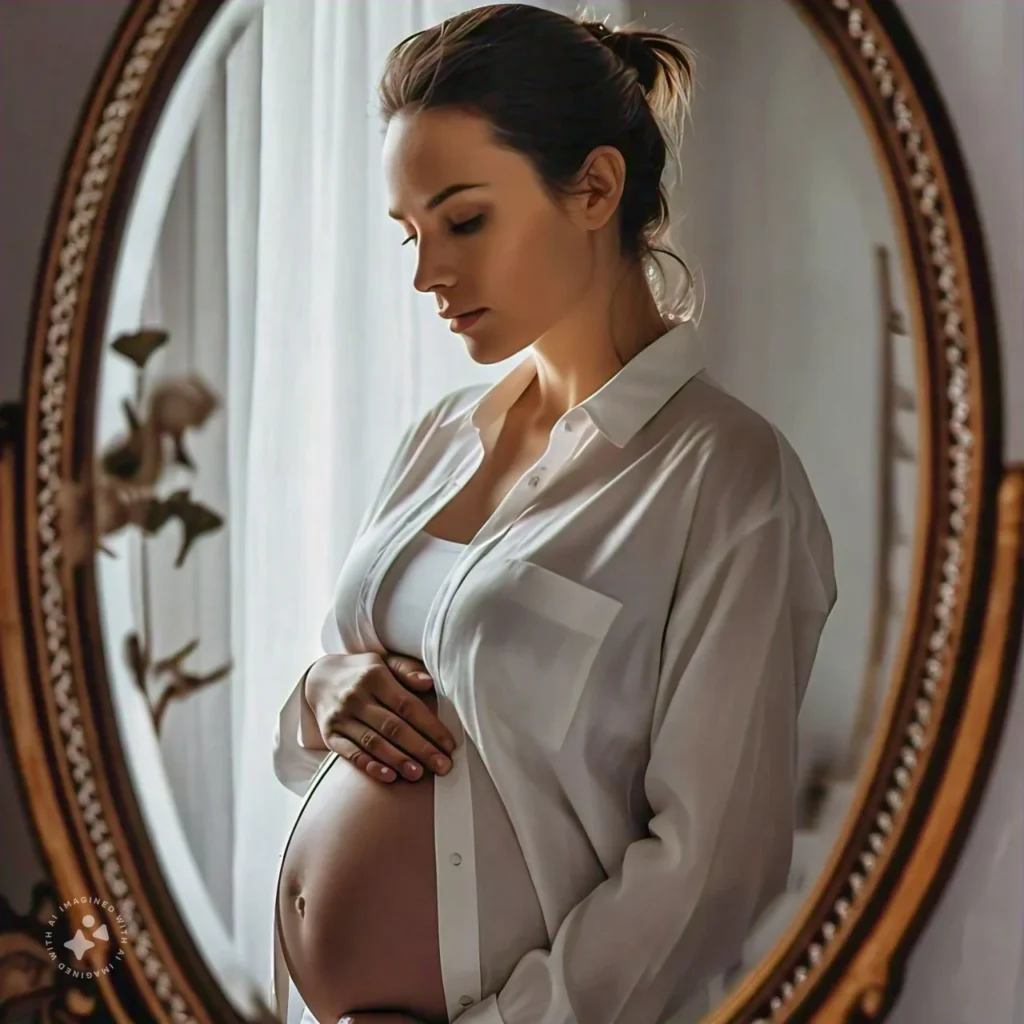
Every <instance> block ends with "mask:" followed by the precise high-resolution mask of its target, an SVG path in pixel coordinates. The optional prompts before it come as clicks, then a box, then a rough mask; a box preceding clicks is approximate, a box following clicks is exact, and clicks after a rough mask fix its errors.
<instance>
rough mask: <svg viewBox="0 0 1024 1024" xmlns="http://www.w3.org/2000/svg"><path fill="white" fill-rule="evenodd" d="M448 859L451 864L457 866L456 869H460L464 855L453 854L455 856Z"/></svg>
mask: <svg viewBox="0 0 1024 1024" xmlns="http://www.w3.org/2000/svg"><path fill="white" fill-rule="evenodd" d="M448 859H449V860H450V861H451V862H452V863H453V864H454V865H455V866H456V867H458V866H459V865H460V864H461V863H462V854H461V853H453V854H452V855H451V856H450V857H449V858H448Z"/></svg>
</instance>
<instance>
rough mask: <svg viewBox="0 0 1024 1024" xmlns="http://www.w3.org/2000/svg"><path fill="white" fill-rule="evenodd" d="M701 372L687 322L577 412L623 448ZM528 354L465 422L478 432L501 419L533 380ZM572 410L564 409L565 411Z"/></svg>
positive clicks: (645, 351) (696, 340)
mask: <svg viewBox="0 0 1024 1024" xmlns="http://www.w3.org/2000/svg"><path fill="white" fill-rule="evenodd" d="M703 369H704V348H703V345H702V344H701V342H700V339H699V338H698V337H697V333H696V330H695V328H694V326H693V324H692V323H690V322H686V323H681V324H677V325H676V326H675V327H673V328H671V329H670V330H669V331H667V332H666V333H665V334H663V335H662V336H661V337H660V338H658V339H656V340H655V341H652V342H651V344H649V345H648V346H647V347H646V348H644V349H642V350H641V351H640V352H638V353H637V354H636V355H635V356H634V357H633V358H632V359H630V360H629V362H628V363H626V365H625V366H623V367H622V369H621V370H619V372H618V373H616V374H615V376H614V377H612V378H611V379H610V380H608V381H606V382H605V383H604V384H602V385H601V387H599V388H598V389H597V391H595V392H594V393H593V394H592V395H590V396H589V397H588V398H586V399H584V400H583V401H582V402H580V404H579V405H578V406H576V407H575V408H576V409H582V410H584V412H585V413H586V415H587V416H588V417H589V418H590V420H591V422H592V423H593V424H594V426H595V427H596V428H597V429H598V430H599V431H600V432H601V433H602V434H603V435H604V436H605V437H607V438H608V440H609V441H611V442H612V444H614V445H616V446H617V447H619V448H624V447H625V446H626V445H627V444H628V443H629V442H630V441H631V440H632V439H633V437H634V436H635V435H636V434H637V432H638V431H639V430H640V429H641V427H643V426H644V425H645V424H646V423H648V421H650V420H651V419H652V418H653V417H654V415H655V413H657V412H658V411H659V410H660V409H661V408H662V406H664V404H665V403H666V402H667V401H668V400H669V399H670V398H671V397H672V396H673V395H674V394H675V393H676V392H677V391H678V390H679V389H680V388H681V387H682V386H683V385H684V384H686V383H687V382H688V381H689V380H690V379H691V378H693V377H695V376H696V375H697V374H698V373H700V372H701V370H703ZM536 372H537V366H536V363H535V362H534V357H533V353H532V352H531V353H530V355H528V356H527V357H526V358H525V359H523V360H521V361H520V362H518V363H517V364H516V365H515V366H514V367H513V368H512V369H511V370H510V371H509V372H508V373H507V374H506V375H505V376H504V377H502V379H501V380H499V381H498V382H497V383H496V384H495V385H493V386H492V387H491V388H489V389H488V390H487V391H486V392H484V394H483V395H482V396H481V397H480V398H479V399H478V401H477V403H476V405H475V406H474V407H473V409H472V411H471V413H470V422H471V423H472V425H473V426H474V427H475V428H476V430H477V431H479V432H482V431H485V430H487V429H488V428H490V427H491V426H492V425H493V424H495V423H496V422H497V421H498V420H500V419H501V418H502V417H503V416H504V415H505V413H506V412H508V410H509V409H510V408H511V407H512V405H513V404H514V403H515V401H516V399H517V398H518V397H519V396H520V395H521V394H522V393H523V392H524V391H525V390H526V387H527V385H528V384H529V383H530V381H532V380H533V378H534V376H536ZM572 412H574V410H573V409H571V410H569V413H566V415H569V414H570V413H572Z"/></svg>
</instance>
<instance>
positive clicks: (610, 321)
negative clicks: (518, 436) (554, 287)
mask: <svg viewBox="0 0 1024 1024" xmlns="http://www.w3.org/2000/svg"><path fill="white" fill-rule="evenodd" d="M599 294H600V296H601V297H600V298H595V296H594V295H593V294H592V293H589V292H588V295H587V297H586V298H585V299H584V300H583V301H582V302H580V303H579V304H578V305H577V306H576V308H575V309H574V310H573V311H572V312H571V313H570V314H569V315H568V316H566V317H565V318H564V319H563V320H562V321H561V322H560V323H558V324H557V325H556V326H555V327H554V328H553V329H552V330H550V331H548V332H546V333H545V334H544V335H543V336H542V337H541V338H539V339H538V340H537V341H536V342H534V345H533V358H534V361H535V363H536V365H537V376H536V378H535V380H534V381H533V382H532V384H531V385H530V387H529V388H528V389H527V391H526V393H524V395H523V397H522V400H523V402H524V404H525V405H526V406H527V407H528V408H529V410H530V412H529V413H528V415H529V416H530V418H531V419H532V420H533V421H534V422H536V423H537V424H538V425H543V426H547V427H548V428H550V426H553V425H554V424H555V423H556V422H557V421H558V419H559V418H560V417H561V416H562V415H563V414H564V413H565V412H566V411H567V410H568V409H571V408H572V407H573V406H575V405H579V403H580V402H582V401H584V399H586V398H588V397H589V396H590V395H592V394H593V393H594V392H595V391H597V390H598V389H599V388H600V387H601V386H602V385H604V384H605V383H607V382H608V381H609V380H611V379H612V377H614V376H615V374H617V373H618V372H619V370H621V369H622V367H623V366H624V365H625V364H626V363H627V362H629V360H630V359H632V358H633V357H634V356H635V355H636V354H637V353H638V352H640V351H641V350H642V349H644V348H646V347H647V346H648V345H649V344H650V343H651V342H653V341H655V340H656V339H658V338H660V337H661V336H662V335H663V334H665V332H666V331H668V330H669V327H670V325H668V324H666V323H665V321H664V320H663V319H662V316H661V313H660V312H659V311H658V307H657V304H656V303H655V301H654V296H653V295H651V290H650V288H649V286H648V284H647V280H646V278H645V276H644V273H643V269H642V267H641V266H640V265H639V264H633V265H631V266H630V267H629V268H628V269H627V270H625V272H623V273H621V274H620V276H619V281H618V283H617V285H616V286H615V287H606V288H604V289H602V290H600V292H599ZM524 412H525V410H524Z"/></svg>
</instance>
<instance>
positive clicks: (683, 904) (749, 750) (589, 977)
mask: <svg viewBox="0 0 1024 1024" xmlns="http://www.w3.org/2000/svg"><path fill="white" fill-rule="evenodd" d="M739 534H740V535H735V534H734V536H733V537H732V538H730V539H729V542H728V543H727V544H723V545H721V546H719V547H718V548H717V550H716V551H715V554H714V555H713V556H711V557H708V558H706V559H704V562H703V564H702V565H700V566H698V567H697V568H696V570H692V568H691V572H690V573H689V574H688V575H687V576H686V578H685V580H683V581H682V583H681V584H680V586H679V587H678V588H677V593H676V599H675V602H674V604H673V607H672V610H671V613H670V617H669V621H668V626H667V629H666V633H665V640H664V645H663V659H662V672H661V677H660V680H659V685H658V694H657V702H656V707H655V714H654V720H653V727H652V736H651V754H650V761H649V764H648V768H647V772H646V775H645V790H646V795H647V799H648V802H649V803H650V806H651V809H652V811H653V816H652V818H651V820H650V822H649V823H648V831H649V835H648V836H647V837H645V838H643V839H640V840H638V841H636V842H634V843H632V844H631V845H630V846H629V847H628V848H627V849H626V852H625V856H624V859H623V862H622V865H621V867H620V868H619V870H618V871H617V872H616V873H615V874H614V875H613V876H612V877H610V878H609V879H607V880H606V881H605V882H603V883H602V884H601V885H599V886H598V887H597V888H596V889H595V890H594V891H593V892H591V893H590V894H589V895H588V896H587V897H586V898H585V899H584V900H582V901H581V902H580V903H578V904H577V905H576V906H575V907H573V909H572V910H571V911H570V912H569V914H568V915H567V916H566V918H565V919H564V920H563V921H562V923H561V925H560V927H559V929H558V931H557V933H556V934H555V937H554V940H553V941H552V943H551V948H550V949H547V948H544V949H535V950H531V951H530V952H529V953H527V954H526V955H525V956H524V957H523V958H522V959H521V960H520V961H519V962H518V964H517V965H516V967H515V969H514V970H513V972H512V974H511V976H510V977H509V979H508V981H507V983H506V984H505V986H504V987H503V988H502V989H501V990H500V991H499V992H498V993H496V994H492V995H490V996H488V998H486V999H484V1000H482V1001H481V1002H480V1003H478V1004H476V1005H475V1006H471V1007H469V1008H468V1009H467V1010H466V1011H465V1012H464V1014H461V1015H460V1016H459V1024H536V1022H537V1021H544V1022H545V1024H576V1022H579V1021H586V1022H587V1024H626V1022H628V1024H662V1022H664V1021H667V1020H670V1019H672V1016H673V1015H674V1014H676V1013H679V1012H681V1011H683V1010H684V1008H686V1009H687V1010H693V1011H694V1012H696V1010H697V1009H698V1008H699V1007H700V1001H701V1000H702V999H703V998H704V993H706V991H707V984H708V983H709V982H710V981H712V980H713V979H714V978H716V977H718V976H719V975H720V974H721V973H722V972H724V971H725V970H727V969H728V968H730V967H731V966H733V961H734V960H735V958H736V956H737V955H739V954H740V953H741V951H742V946H743V942H744V939H745V937H746V936H747V934H748V932H749V930H750V928H751V926H752V925H753V923H754V922H755V920H756V918H757V916H758V915H759V914H760V913H761V912H762V911H763V910H764V908H765V907H766V905H767V904H768V902H769V901H770V900H771V899H772V898H773V897H774V896H775V895H777V894H778V893H779V892H781V891H782V890H783V889H784V887H785V883H786V879H787V873H788V868H789V863H790V856H791V850H792V843H793V830H794V809H795V768H796V766H795V752H796V721H797V710H798V706H799V701H800V696H801V693H802V688H803V685H804V684H805V683H806V678H805V675H806V673H807V672H808V671H809V664H810V663H809V655H810V656H811V657H812V656H813V648H814V647H816V645H817V639H818V636H819V635H820V633H821V629H822V626H823V624H824V621H825V619H826V617H827V615H828V612H829V610H830V608H831V605H830V604H829V603H828V601H827V600H825V601H822V599H821V596H820V591H811V590H809V589H808V588H807V587H806V586H805V585H804V584H803V583H802V582H801V579H802V577H803V574H804V572H805V570H806V568H807V567H806V566H804V565H802V563H801V559H802V554H801V550H802V549H800V550H798V548H800V545H799V544H798V540H797V538H796V536H795V530H794V526H793V524H792V523H791V521H790V519H789V517H788V516H787V515H786V513H785V511H784V510H778V511H775V512H773V513H772V514H771V515H770V516H769V517H768V518H766V519H763V520H761V521H757V522H752V523H750V525H749V526H744V527H743V529H742V530H741V531H739ZM802 676H803V677H804V678H801V677H802Z"/></svg>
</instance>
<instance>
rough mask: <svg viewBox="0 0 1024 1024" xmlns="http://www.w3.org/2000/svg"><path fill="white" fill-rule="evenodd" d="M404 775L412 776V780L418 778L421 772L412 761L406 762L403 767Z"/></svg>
mask: <svg viewBox="0 0 1024 1024" xmlns="http://www.w3.org/2000/svg"><path fill="white" fill-rule="evenodd" d="M404 769H405V774H406V775H412V776H413V777H414V778H417V779H418V778H419V775H420V771H421V770H422V769H421V768H420V766H419V765H418V764H413V762H412V761H406V762H405V765H404Z"/></svg>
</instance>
